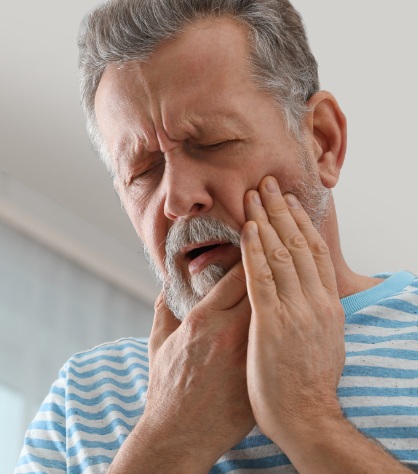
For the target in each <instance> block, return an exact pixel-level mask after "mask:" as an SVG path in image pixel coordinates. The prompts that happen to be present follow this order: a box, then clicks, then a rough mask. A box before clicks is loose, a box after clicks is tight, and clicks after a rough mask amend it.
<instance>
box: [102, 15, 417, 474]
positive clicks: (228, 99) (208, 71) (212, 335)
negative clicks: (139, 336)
mask: <svg viewBox="0 0 418 474" xmlns="http://www.w3.org/2000/svg"><path fill="white" fill-rule="evenodd" d="M246 36H247V32H246V30H245V28H244V27H243V26H241V25H238V24H237V23H235V22H234V21H233V20H228V19H221V20H201V21H199V22H196V23H195V24H194V25H193V26H192V27H190V28H189V29H188V30H186V32H184V33H183V34H182V35H180V36H179V37H178V38H176V39H175V40H173V41H170V42H168V43H165V44H163V45H160V47H159V48H157V50H156V51H155V52H154V53H153V55H152V56H151V58H150V60H149V61H148V62H147V63H146V64H139V63H135V62H131V63H129V64H127V65H125V66H124V67H122V68H120V67H119V68H118V67H113V66H109V67H108V68H107V70H106V71H105V73H104V75H103V78H102V80H101V82H100V84H99V88H98V91H97V95H96V116H97V120H98V124H99V127H100V130H101V133H102V135H103V138H104V140H105V143H106V145H107V147H108V149H109V151H110V155H111V157H112V163H113V166H114V170H115V187H116V189H117V191H118V193H119V195H120V197H121V200H122V203H123V205H124V207H125V209H126V212H127V213H128V215H129V217H130V219H131V221H132V223H133V225H134V227H135V229H136V231H137V233H138V235H139V236H140V238H141V239H142V240H143V241H144V242H145V244H146V245H147V247H148V249H149V251H150V254H151V257H152V258H153V259H154V260H155V262H156V264H157V266H158V267H159V268H160V269H161V270H162V271H163V272H164V267H163V261H164V256H165V254H164V252H165V250H164V239H165V236H166V235H167V232H168V230H169V229H170V227H171V226H172V225H173V224H174V223H175V222H176V221H178V220H182V219H188V218H190V217H192V216H203V215H210V216H213V217H216V218H218V219H220V220H222V221H224V222H226V223H227V224H230V225H231V226H232V227H233V228H235V229H237V230H242V256H241V253H240V251H239V250H238V249H235V248H230V247H228V248H227V249H226V250H225V252H224V253H223V254H222V255H221V257H220V261H221V262H222V263H223V264H224V265H225V267H226V268H228V269H229V272H228V273H227V275H226V276H225V277H224V278H222V279H221V280H220V282H219V283H218V284H217V285H216V286H215V287H214V288H213V290H212V291H211V292H210V293H209V294H208V295H207V296H206V297H205V298H204V299H203V300H202V301H201V302H200V303H199V304H198V305H197V306H196V307H195V308H194V309H193V310H192V311H191V312H190V313H189V314H188V315H187V316H186V318H185V319H184V321H183V322H182V323H181V324H180V323H179V322H178V321H177V320H176V319H175V318H174V317H173V315H172V314H171V313H170V311H169V310H168V309H167V308H166V307H165V305H164V303H163V301H162V298H161V297H160V299H159V300H158V301H157V303H156V308H155V319H154V325H153V329H152V333H151V337H150V384H149V389H148V394H147V405H146V409H145V413H144V415H143V417H142V418H141V420H140V421H139V422H138V424H137V426H136V427H135V428H134V430H133V431H132V433H131V434H130V436H129V437H128V438H127V440H126V441H125V443H124V444H123V446H122V448H121V449H120V451H119V452H118V454H117V456H116V457H115V460H114V462H113V463H112V465H111V467H110V471H109V472H112V473H119V472H123V473H134V472H139V468H138V466H140V469H142V472H144V471H146V472H149V473H154V472H155V473H157V472H158V473H164V472H167V473H168V472H170V473H173V472H179V473H180V472H181V473H188V472H190V473H192V472H193V473H199V472H208V470H209V469H210V468H211V466H212V465H213V464H214V463H215V462H216V461H217V459H219V457H220V456H221V455H222V454H223V453H224V452H226V451H227V450H228V449H230V448H231V447H233V446H234V445H235V444H236V443H238V442H239V441H240V440H241V439H242V438H243V437H244V436H245V435H246V434H247V433H248V432H249V431H250V429H251V428H252V427H253V425H254V424H255V423H257V424H258V425H259V427H260V429H261V430H262V431H263V432H264V433H265V434H266V435H267V436H269V437H270V438H271V439H272V440H273V441H274V442H275V443H276V444H277V445H278V446H279V447H280V448H281V449H282V450H283V451H284V452H285V453H286V454H287V455H288V456H289V458H290V459H291V461H292V463H293V464H294V466H295V467H296V468H297V469H298V471H299V472H301V473H310V472H315V473H317V472H321V473H331V472H332V473H334V472H335V473H336V472H345V473H361V472H382V473H386V472H387V473H389V472H390V473H397V472H399V473H401V472H409V471H408V470H407V469H405V468H404V467H402V466H401V465H400V464H399V463H398V462H397V461H395V460H393V459H392V458H391V456H390V455H388V454H387V453H385V452H384V450H383V449H382V448H380V447H379V446H377V445H376V444H375V443H373V442H372V441H370V440H368V439H366V438H364V437H363V436H362V435H361V434H360V433H359V432H358V431H357V430H356V429H355V428H354V427H353V426H352V425H351V424H350V423H348V422H347V420H345V419H344V417H343V416H342V413H341V410H340V407H339V404H338V400H337V396H336V387H337V384H338V381H339V379H340V376H341V372H342V369H343V366H344V313H343V310H342V307H341V304H340V301H339V298H340V297H342V296H346V295H348V294H352V293H354V292H357V291H362V290H365V289H367V288H370V287H372V286H373V285H375V284H376V283H378V281H377V280H374V279H370V278H367V277H363V276H360V275H356V274H354V273H353V272H352V271H351V270H350V269H349V268H348V266H347V265H346V263H345V261H344V259H343V256H342V254H341V250H340V245H339V239H338V228H337V221H336V217H335V210H334V207H333V204H332V203H331V211H330V215H329V217H328V219H327V221H326V222H325V224H324V225H323V226H322V228H321V235H320V234H318V232H317V231H316V230H315V229H314V228H313V226H312V224H311V222H310V220H309V218H308V216H307V214H306V213H305V211H304V210H303V208H301V207H300V206H299V207H298V205H297V204H296V207H292V206H290V204H289V202H290V200H291V199H292V195H290V194H289V190H290V189H292V187H293V186H294V184H295V183H296V182H297V180H298V179H300V178H301V176H302V175H301V170H300V166H299V164H298V156H297V144H296V141H295V139H294V138H293V137H292V136H290V135H289V134H288V133H287V131H286V127H285V124H284V122H283V118H282V115H281V113H280V111H279V110H278V108H277V106H275V104H274V102H273V100H272V98H271V97H270V96H269V95H268V94H266V93H265V92H262V91H260V90H258V89H257V87H256V86H255V85H254V84H253V82H252V81H251V80H250V77H249V71H250V69H249V64H248V60H247V58H248V52H249V50H248V44H247V41H246ZM196 44H198V45H199V48H196ZM310 105H311V106H312V108H311V112H309V113H308V114H307V116H306V118H305V122H304V124H303V125H304V133H305V143H306V147H307V151H308V154H309V157H310V159H311V161H312V163H313V164H314V166H315V169H317V172H318V179H320V180H321V181H322V183H323V184H324V185H325V186H326V187H329V188H332V187H333V186H335V185H336V183H337V181H338V177H339V171H340V169H341V166H342V164H343V161H344V154H345V143H346V126H345V119H344V116H343V114H342V112H341V111H340V109H339V107H338V104H337V102H336V101H335V99H334V98H333V96H332V95H331V94H329V93H327V92H320V93H318V94H315V96H313V97H312V98H311V99H310ZM144 173H145V174H144ZM271 185H275V187H276V191H275V192H271V191H269V188H270V187H271ZM241 257H242V258H241ZM178 263H179V265H180V268H181V270H182V272H183V274H184V275H185V276H186V277H187V275H188V271H189V270H188V264H187V261H186V260H185V259H183V260H182V259H179V262H178ZM284 275H286V277H285V278H284ZM295 301H296V302H297V303H295ZM308 400H309V403H308ZM196 439H198V440H199V443H196ZM173 440H175V441H173ZM353 450H355V451H356V452H357V453H358V457H356V459H352V452H353ZM357 459H360V460H361V464H356V463H357V462H358V461H357Z"/></svg>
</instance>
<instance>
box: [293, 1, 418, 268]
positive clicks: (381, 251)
mask: <svg viewBox="0 0 418 474" xmlns="http://www.w3.org/2000/svg"><path fill="white" fill-rule="evenodd" d="M293 4H294V5H295V7H296V8H297V9H298V10H299V11H300V13H301V14H302V16H303V18H304V20H305V24H306V25H307V29H308V36H309V38H310V43H311V46H312V49H313V52H314V54H315V56H316V57H317V60H318V62H319V72H320V78H321V85H322V88H324V89H327V90H329V91H331V92H332V93H333V94H334V95H335V96H336V97H337V99H338V101H339V103H340V105H341V107H342V109H343V111H344V112H345V114H346V116H347V119H348V131H349V141H348V143H349V146H348V153H347V158H346V162H345V165H344V168H343V171H342V176H341V180H340V183H339V184H338V186H337V188H336V190H335V197H336V204H337V211H338V215H339V221H340V230H341V235H342V243H343V249H344V250H345V255H346V258H347V260H348V263H349V264H351V265H352V267H353V269H354V270H356V271H358V272H363V273H365V274H371V273H375V272H380V271H396V270H399V269H408V270H411V271H413V272H415V273H417V272H418V252H417V250H416V249H415V248H414V243H415V241H416V239H417V237H418V219H417V216H416V208H415V205H416V188H417V185H416V182H417V176H418V151H417V133H418V119H417V110H418V93H417V84H418V28H417V18H418V2H417V1H416V0H398V1H397V2H391V1H387V0H382V1H377V0H352V1H350V2H342V1H335V0H315V1H313V0H294V1H293Z"/></svg>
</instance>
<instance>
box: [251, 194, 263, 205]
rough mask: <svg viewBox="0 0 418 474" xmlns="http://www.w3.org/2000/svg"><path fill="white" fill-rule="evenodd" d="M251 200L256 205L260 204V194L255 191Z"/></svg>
mask: <svg viewBox="0 0 418 474" xmlns="http://www.w3.org/2000/svg"><path fill="white" fill-rule="evenodd" d="M253 201H254V202H255V203H256V204H257V206H262V204H261V199H260V195H259V194H258V193H257V192H255V193H254V194H253Z"/></svg>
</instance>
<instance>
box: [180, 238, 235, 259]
mask: <svg viewBox="0 0 418 474" xmlns="http://www.w3.org/2000/svg"><path fill="white" fill-rule="evenodd" d="M228 243H229V242H228V241H226V240H207V241H206V242H200V243H198V244H196V243H195V244H188V245H186V246H184V247H183V248H182V249H181V251H180V255H181V256H182V257H187V255H188V254H189V253H190V252H191V251H192V250H195V249H199V248H201V247H209V246H210V245H223V244H228Z"/></svg>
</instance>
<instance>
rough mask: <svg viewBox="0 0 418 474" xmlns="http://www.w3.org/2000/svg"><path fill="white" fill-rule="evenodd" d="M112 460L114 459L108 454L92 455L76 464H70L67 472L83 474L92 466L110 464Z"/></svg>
mask: <svg viewBox="0 0 418 474" xmlns="http://www.w3.org/2000/svg"><path fill="white" fill-rule="evenodd" d="M112 461H113V459H112V458H109V457H108V456H103V455H101V456H90V457H88V458H85V459H83V461H82V462H81V463H80V464H77V465H76V466H69V467H68V471H67V472H68V474H81V473H82V472H85V471H86V469H87V468H88V467H90V466H96V465H97V464H110V463H111V462H112Z"/></svg>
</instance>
